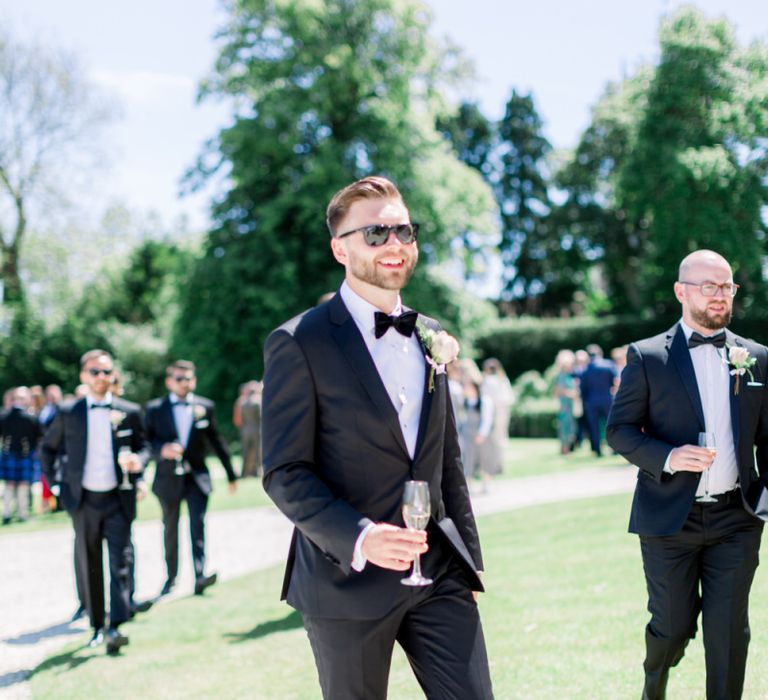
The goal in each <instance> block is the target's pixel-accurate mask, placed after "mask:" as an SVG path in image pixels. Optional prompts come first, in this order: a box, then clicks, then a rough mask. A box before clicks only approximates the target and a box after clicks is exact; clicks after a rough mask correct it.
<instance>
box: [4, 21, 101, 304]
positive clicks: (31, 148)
mask: <svg viewBox="0 0 768 700" xmlns="http://www.w3.org/2000/svg"><path fill="white" fill-rule="evenodd" d="M0 115H2V116H1V117H0V281H2V287H3V300H4V302H6V303H9V304H13V303H17V302H19V301H21V300H22V298H23V289H22V281H21V274H20V261H21V255H22V249H23V245H24V239H25V235H26V233H27V226H28V223H29V220H30V215H31V210H32V209H33V204H34V202H35V200H36V198H41V197H42V196H43V195H44V194H48V193H49V192H50V190H51V189H55V183H56V181H57V174H58V173H60V172H61V170H62V166H63V165H64V164H71V163H72V162H80V161H81V158H80V155H81V153H82V151H83V150H85V151H88V150H89V149H91V148H92V143H93V136H94V129H95V128H96V127H98V126H100V125H101V124H103V123H104V121H105V120H106V119H107V116H108V112H107V111H106V110H105V109H104V108H103V107H102V106H100V105H99V104H98V101H97V97H96V95H95V93H94V91H93V89H92V88H91V87H90V86H89V85H88V84H87V83H86V82H85V80H84V79H83V77H82V74H81V70H80V68H79V67H78V65H77V62H76V61H75V59H74V57H73V56H71V55H70V54H67V53H65V52H63V51H55V50H52V49H49V48H42V47H39V46H25V45H22V44H19V43H16V42H14V41H12V40H11V39H10V37H8V36H7V35H6V34H4V33H1V32H0ZM40 205H41V206H43V202H42V201H41V202H40Z"/></svg>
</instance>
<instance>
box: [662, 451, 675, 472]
mask: <svg viewBox="0 0 768 700" xmlns="http://www.w3.org/2000/svg"><path fill="white" fill-rule="evenodd" d="M672 452H674V450H670V451H669V454H668V455H667V459H666V460H665V461H664V468H663V469H662V471H664V472H666V473H667V474H676V473H677V472H675V470H674V469H672V467H670V466H669V459H670V457H672Z"/></svg>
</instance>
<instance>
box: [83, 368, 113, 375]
mask: <svg viewBox="0 0 768 700" xmlns="http://www.w3.org/2000/svg"><path fill="white" fill-rule="evenodd" d="M113 371H114V370H112V369H100V368H97V367H90V368H89V369H88V374H90V375H91V376H92V377H98V376H99V375H100V374H103V375H104V376H105V377H108V376H109V375H110V374H112V372H113Z"/></svg>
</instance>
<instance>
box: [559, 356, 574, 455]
mask: <svg viewBox="0 0 768 700" xmlns="http://www.w3.org/2000/svg"><path fill="white" fill-rule="evenodd" d="M575 361H576V356H575V354H574V353H573V352H572V351H570V350H561V351H560V352H558V353H557V357H556V358H555V367H557V375H556V376H555V396H556V397H557V398H558V400H559V402H560V405H559V408H558V412H557V436H558V438H559V439H560V453H561V454H564V455H566V454H568V453H569V452H570V451H571V450H572V449H573V445H574V443H575V441H576V419H575V418H574V415H573V407H574V402H575V401H576V400H577V399H578V396H579V390H578V388H577V387H576V380H575V379H574V377H573V365H574V363H575Z"/></svg>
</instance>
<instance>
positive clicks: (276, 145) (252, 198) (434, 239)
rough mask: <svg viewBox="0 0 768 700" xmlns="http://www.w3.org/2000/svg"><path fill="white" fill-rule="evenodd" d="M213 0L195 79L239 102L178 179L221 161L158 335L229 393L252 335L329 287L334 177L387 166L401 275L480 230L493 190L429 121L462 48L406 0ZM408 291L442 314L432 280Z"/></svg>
mask: <svg viewBox="0 0 768 700" xmlns="http://www.w3.org/2000/svg"><path fill="white" fill-rule="evenodd" d="M227 9H228V11H229V20H228V22H227V23H226V26H225V27H224V28H223V29H222V31H221V33H220V39H221V42H222V43H221V51H220V55H219V58H218V60H217V62H216V66H215V71H214V74H213V75H212V76H211V78H210V79H209V80H208V81H207V82H206V83H205V84H204V85H203V90H202V94H203V96H212V95H217V96H231V97H234V98H235V102H236V103H237V104H238V105H239V106H238V109H237V112H236V114H235V116H234V119H233V123H232V125H231V126H229V127H228V128H226V129H223V130H222V131H221V132H220V134H219V135H218V138H217V139H215V141H214V142H213V144H212V147H211V149H210V150H209V151H208V152H207V153H205V154H204V155H203V156H202V157H201V159H200V162H199V164H198V168H197V173H196V175H193V176H192V177H191V183H192V185H193V186H194V185H195V182H196V181H198V182H199V179H200V178H205V177H207V176H209V175H211V174H212V173H214V172H217V171H219V172H222V171H225V172H226V174H227V181H228V189H227V191H226V194H225V195H224V196H223V197H222V198H221V199H220V201H219V202H218V203H217V204H216V205H215V206H214V209H213V214H214V220H215V228H214V230H213V231H211V233H210V235H209V236H208V239H207V241H206V244H205V247H204V253H203V256H202V258H201V259H200V260H199V261H198V263H197V265H196V266H195V269H194V271H193V274H192V277H191V280H190V284H189V287H188V289H187V291H186V294H185V299H184V304H183V308H182V310H181V315H180V318H179V322H178V324H177V329H176V333H175V336H174V343H173V348H174V352H175V353H176V354H178V355H183V356H187V357H190V358H191V359H194V360H195V361H197V362H198V364H199V365H200V366H201V377H200V378H201V391H203V392H207V393H210V394H212V395H213V396H214V397H221V398H225V397H227V398H230V399H231V398H232V396H233V394H234V392H235V389H236V386H237V384H238V383H239V382H241V381H243V380H244V379H248V378H250V377H253V376H260V375H261V371H262V352H261V347H262V343H263V341H264V339H265V337H266V335H267V334H268V333H269V332H270V331H271V330H272V329H273V328H275V327H276V326H277V325H279V324H280V323H282V322H283V321H285V320H286V319H288V318H290V317H291V316H292V315H295V314H296V313H299V312H300V311H302V310H303V309H305V308H307V307H308V306H311V305H313V304H315V303H316V301H317V299H318V297H319V296H320V295H321V294H323V293H325V292H328V291H331V290H335V289H336V288H337V287H338V285H339V283H340V281H341V278H342V270H341V268H340V267H339V266H338V264H337V263H336V262H335V261H334V260H333V258H332V256H331V254H330V251H329V245H328V232H327V230H326V229H325V223H324V219H325V207H326V205H327V202H328V201H329V200H330V197H331V196H332V194H333V193H334V192H335V191H336V190H338V189H339V188H340V187H342V186H344V185H346V184H347V183H349V182H351V181H353V180H355V179H357V178H359V177H363V176H365V175H367V174H371V173H381V174H384V175H387V176H389V177H391V178H392V179H393V180H394V181H395V182H397V184H398V186H399V187H400V189H401V191H402V192H403V195H404V197H405V199H406V201H407V202H408V204H409V206H410V208H411V212H412V216H413V219H414V221H419V222H420V223H422V235H421V241H420V249H421V253H422V263H421V270H420V271H419V272H418V273H417V275H418V276H419V277H418V279H416V280H414V288H416V286H417V285H419V284H421V285H426V284H427V282H428V280H427V276H426V273H425V270H424V266H425V265H426V264H428V263H429V262H431V261H437V260H439V259H440V258H442V257H444V256H445V255H446V254H447V253H448V250H449V246H448V243H449V242H450V241H451V240H453V239H454V238H456V237H457V236H458V235H459V234H460V233H461V232H464V231H468V230H472V231H475V232H478V234H484V233H492V232H493V229H494V219H493V211H494V206H493V201H492V198H491V195H490V192H489V190H488V188H487V186H486V185H484V184H483V183H482V180H481V178H480V176H479V175H478V174H477V173H475V172H474V171H472V170H471V169H469V168H467V167H466V166H464V165H463V164H461V163H460V162H459V161H458V160H457V159H456V158H455V156H453V155H452V154H451V153H450V150H449V148H448V146H447V145H446V144H445V143H444V141H443V140H442V139H441V138H440V136H439V134H438V133H437V131H436V130H435V129H434V127H433V126H432V125H433V124H434V119H435V114H436V113H437V109H438V105H439V101H440V92H439V91H440V86H441V85H442V84H443V83H444V82H445V81H448V80H451V79H453V78H454V77H455V76H456V74H457V72H460V70H461V65H462V62H461V60H460V57H458V56H457V55H456V54H455V53H453V52H451V51H450V50H447V49H445V48H443V47H441V46H438V45H437V44H436V43H435V42H434V41H433V40H432V39H431V37H430V35H429V32H428V28H429V24H430V21H431V18H430V15H429V12H428V10H427V8H426V7H425V6H424V5H423V4H422V3H421V2H417V1H416V0H359V1H356V2H350V1H349V0H327V1H326V2H322V3H318V2H311V1H310V0H302V1H297V2H285V3H275V2H270V1H268V0H238V1H232V2H229V3H228V4H227ZM407 298H408V299H411V301H412V303H414V304H417V305H418V306H419V308H420V309H423V310H424V311H426V312H433V313H435V314H437V315H438V316H441V317H444V316H445V311H446V310H445V308H444V307H442V308H441V307H439V306H438V305H437V303H436V302H435V301H434V299H436V298H437V297H436V295H435V296H431V295H430V296H424V297H421V296H420V298H419V299H416V298H412V297H411V296H407ZM457 317H458V316H457Z"/></svg>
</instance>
